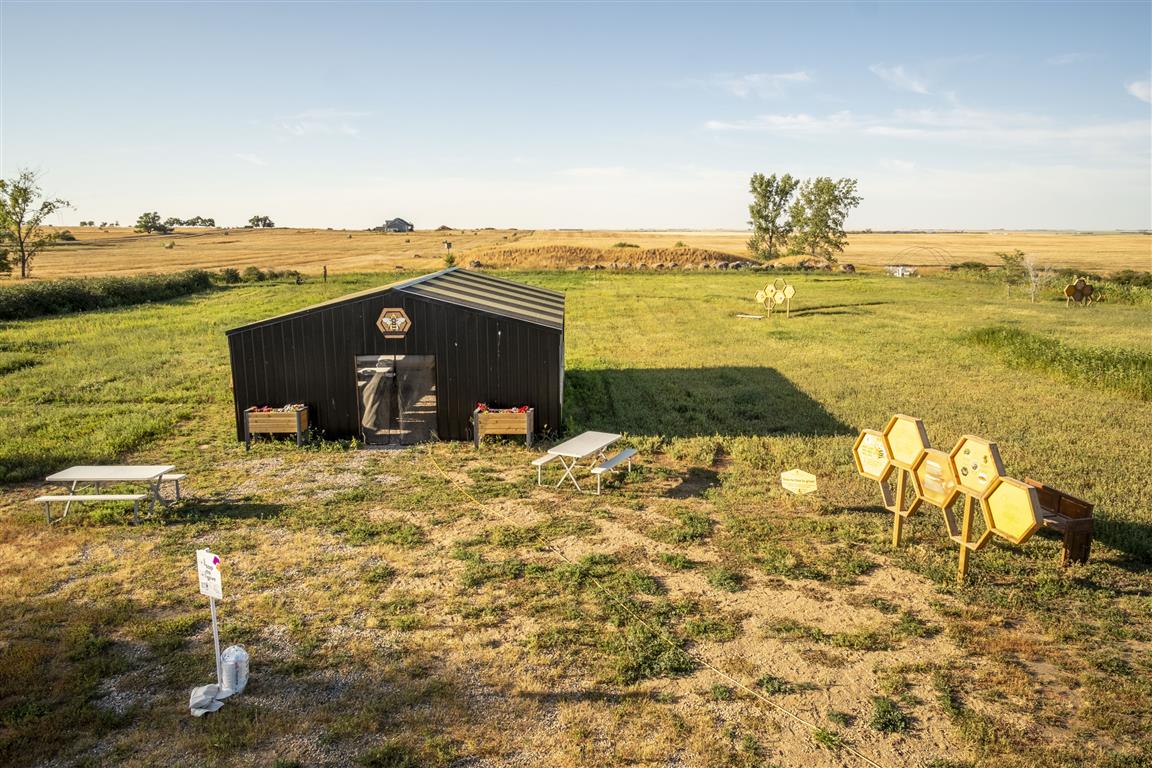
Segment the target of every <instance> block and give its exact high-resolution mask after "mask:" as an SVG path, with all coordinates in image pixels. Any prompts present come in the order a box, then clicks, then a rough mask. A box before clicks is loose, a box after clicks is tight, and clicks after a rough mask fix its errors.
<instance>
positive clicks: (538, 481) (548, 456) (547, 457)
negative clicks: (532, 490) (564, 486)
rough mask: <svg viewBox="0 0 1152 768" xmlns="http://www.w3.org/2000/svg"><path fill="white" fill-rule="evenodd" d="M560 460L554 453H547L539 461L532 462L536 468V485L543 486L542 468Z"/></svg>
mask: <svg viewBox="0 0 1152 768" xmlns="http://www.w3.org/2000/svg"><path fill="white" fill-rule="evenodd" d="M558 458H560V457H559V456H557V455H556V454H554V453H546V454H544V455H543V456H541V457H540V458H538V459H533V460H532V466H534V467H536V485H543V483H544V481H543V478H542V476H541V468H542V467H543V466H544V465H545V464H547V463H548V462H550V461H555V460H556V459H558Z"/></svg>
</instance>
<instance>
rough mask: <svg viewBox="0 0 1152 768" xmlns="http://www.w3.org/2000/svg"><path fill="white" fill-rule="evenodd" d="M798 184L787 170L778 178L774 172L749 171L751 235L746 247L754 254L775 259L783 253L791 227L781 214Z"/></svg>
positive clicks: (785, 210)
mask: <svg viewBox="0 0 1152 768" xmlns="http://www.w3.org/2000/svg"><path fill="white" fill-rule="evenodd" d="M799 184H800V180H799V179H794V178H792V176H791V175H790V174H787V173H786V174H784V175H783V176H781V177H780V178H779V179H777V178H776V174H772V175H771V176H765V175H764V174H762V173H754V174H752V182H751V184H750V190H749V191H751V192H752V204H751V205H749V206H748V215H749V216H750V217H751V220H750V221H749V222H748V224H749V225H751V227H752V238H751V239H750V240H749V241H748V251H749V252H750V253H751V254H752V255H753V256H755V257H756V258H759V259H775V258H776V257H777V256H779V255H780V254H781V253H783V251H784V247H785V246H786V245H787V243H788V235H789V234H791V232H792V227H791V226H790V223H789V221H787V220H784V221H781V218H782V217H783V216H784V215H785V213H787V211H788V203H789V202H790V201H791V200H792V194H793V193H794V192H795V191H796V187H797V186H798V185H799Z"/></svg>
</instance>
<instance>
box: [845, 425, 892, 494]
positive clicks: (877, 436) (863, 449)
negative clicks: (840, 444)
mask: <svg viewBox="0 0 1152 768" xmlns="http://www.w3.org/2000/svg"><path fill="white" fill-rule="evenodd" d="M852 460H853V461H854V462H855V463H856V471H857V472H859V473H860V474H862V475H863V476H864V477H867V478H871V479H872V480H879V481H881V482H883V481H884V480H887V479H888V476H889V475H891V474H892V469H893V467H892V462H891V461H890V454H889V451H888V444H887V443H886V442H885V441H884V435H883V434H882V433H880V432H877V431H876V430H874V429H866V430H864V431H863V432H861V433H860V436H859V437H858V438H856V444H855V445H853V446H852Z"/></svg>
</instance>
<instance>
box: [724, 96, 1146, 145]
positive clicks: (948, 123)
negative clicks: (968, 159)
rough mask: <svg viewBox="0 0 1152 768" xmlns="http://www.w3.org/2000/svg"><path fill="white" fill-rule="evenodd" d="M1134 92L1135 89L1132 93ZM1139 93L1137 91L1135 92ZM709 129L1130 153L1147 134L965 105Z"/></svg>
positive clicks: (791, 117)
mask: <svg viewBox="0 0 1152 768" xmlns="http://www.w3.org/2000/svg"><path fill="white" fill-rule="evenodd" d="M1134 95H1135V94H1134ZM1138 98H1139V97H1138ZM705 128H706V129H707V130H710V131H715V132H760V133H777V134H781V135H787V134H794V135H800V136H813V135H819V136H851V135H856V136H865V137H869V136H870V137H877V138H896V139H903V140H908V141H919V142H937V143H944V144H961V145H963V144H967V145H972V146H982V147H988V146H1001V147H1029V148H1031V147H1038V146H1041V145H1045V144H1047V145H1071V144H1075V145H1077V146H1078V147H1080V148H1081V149H1083V150H1085V151H1088V152H1091V153H1101V152H1108V151H1112V152H1114V153H1116V154H1118V155H1121V156H1125V155H1128V156H1130V155H1131V153H1132V152H1136V151H1140V148H1141V146H1143V147H1144V148H1145V149H1146V147H1147V142H1148V140H1149V138H1150V134H1152V128H1150V126H1149V124H1148V122H1147V121H1142V120H1129V121H1114V122H1097V123H1081V124H1066V123H1058V122H1057V121H1055V120H1053V119H1052V118H1049V117H1046V116H1044V115H1036V114H1031V113H1027V112H994V111H987V110H976V109H966V108H960V107H958V108H953V109H901V110H894V111H893V112H891V113H890V114H887V115H868V114H857V113H854V112H850V111H842V112H835V113H832V114H829V115H822V116H821V115H810V114H806V113H801V114H775V115H773V114H767V115H758V116H756V117H754V118H751V119H748V120H737V121H720V120H710V121H708V122H707V123H705Z"/></svg>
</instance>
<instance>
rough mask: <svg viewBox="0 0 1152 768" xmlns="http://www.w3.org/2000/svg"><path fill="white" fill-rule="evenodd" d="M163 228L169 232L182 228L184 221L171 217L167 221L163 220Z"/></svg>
mask: <svg viewBox="0 0 1152 768" xmlns="http://www.w3.org/2000/svg"><path fill="white" fill-rule="evenodd" d="M164 226H166V227H168V229H169V230H171V229H172V228H173V227H182V226H184V220H183V219H178V218H176V217H175V216H171V217H169V218H167V219H164Z"/></svg>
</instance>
